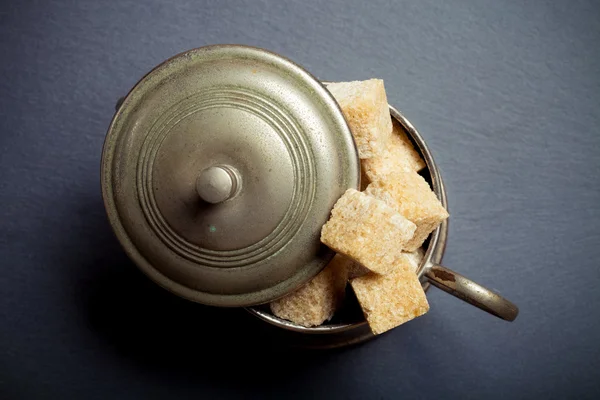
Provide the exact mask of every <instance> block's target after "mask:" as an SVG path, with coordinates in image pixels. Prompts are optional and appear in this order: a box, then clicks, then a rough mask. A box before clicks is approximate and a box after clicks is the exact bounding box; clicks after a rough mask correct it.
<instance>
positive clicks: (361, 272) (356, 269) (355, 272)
mask: <svg viewBox="0 0 600 400" xmlns="http://www.w3.org/2000/svg"><path fill="white" fill-rule="evenodd" d="M370 272H371V271H370V270H369V269H367V268H365V267H363V266H362V265H361V264H360V263H357V262H356V261H352V263H351V264H350V266H349V267H348V279H354V278H358V277H360V276H365V275H367V274H368V273H370Z"/></svg>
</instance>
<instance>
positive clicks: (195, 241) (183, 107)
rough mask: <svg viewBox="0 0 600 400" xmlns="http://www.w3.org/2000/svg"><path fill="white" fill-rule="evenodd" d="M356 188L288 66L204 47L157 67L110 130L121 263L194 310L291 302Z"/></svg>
mask: <svg viewBox="0 0 600 400" xmlns="http://www.w3.org/2000/svg"><path fill="white" fill-rule="evenodd" d="M358 183H359V163H358V156H357V152H356V148H355V145H354V141H353V139H352V136H351V134H350V131H349V129H348V126H347V124H346V121H345V120H344V118H343V115H342V113H341V111H340V109H339V107H338V105H337V103H336V102H335V100H334V99H333V97H332V96H331V95H330V94H329V92H328V91H327V90H326V89H325V88H324V87H323V86H322V85H321V83H320V82H319V81H317V80H316V79H315V78H314V77H312V76H311V75H310V74H309V73H308V72H306V71H305V70H303V69H302V68H301V67H299V66H297V65H296V64H294V63H292V62H291V61H289V60H287V59H285V58H283V57H281V56H279V55H276V54H273V53H270V52H268V51H264V50H261V49H257V48H252V47H246V46H208V47H204V48H199V49H195V50H191V51H188V52H186V53H182V54H180V55H178V56H175V57H173V58H171V59H169V60H167V61H165V62H164V63H163V64H161V65H159V66H158V67H156V68H155V69H154V70H152V71H151V72H150V73H149V74H148V75H146V76H145V77H144V78H143V79H142V80H141V81H140V82H139V83H138V84H137V85H136V86H135V87H134V88H133V89H132V91H131V92H130V93H129V94H128V95H127V96H126V97H125V99H124V100H123V101H122V104H120V106H119V107H118V110H117V112H116V114H115V117H114V119H113V121H112V124H111V126H110V128H109V131H108V134H107V137H106V141H105V146H104V150H103V157H102V190H103V196H104V201H105V205H106V209H107V212H108V216H109V219H110V222H111V224H112V226H113V229H114V231H115V232H116V234H117V236H118V238H119V240H120V242H121V243H122V244H123V246H124V248H125V250H126V251H127V253H128V254H129V256H130V257H131V258H132V259H133V260H134V261H135V262H136V264H137V265H138V266H139V267H140V268H141V269H142V271H144V272H145V273H146V274H147V275H148V276H149V277H150V278H152V279H153V280H154V281H155V282H157V283H158V284H159V285H161V286H163V287H165V288H166V289H168V290H170V291H172V292H174V293H175V294H177V295H179V296H182V297H185V298H187V299H189V300H193V301H197V302H200V303H205V304H211V305H218V306H249V305H253V304H260V303H265V302H268V301H270V300H273V299H275V298H277V297H281V296H282V295H284V294H286V293H289V292H291V291H293V290H294V289H296V288H298V287H299V286H301V285H302V284H304V283H305V282H307V281H308V280H309V279H311V278H312V277H313V276H315V275H316V274H317V273H318V272H319V271H320V270H321V269H322V268H323V267H324V266H325V265H326V264H327V262H328V261H329V260H330V259H331V257H332V256H333V252H332V251H331V250H329V249H328V248H327V247H326V246H323V245H321V244H320V241H319V234H320V229H321V226H322V225H323V224H324V223H325V222H326V221H327V219H328V217H329V212H330V210H331V208H332V207H333V204H334V203H335V201H336V200H337V199H338V198H339V197H340V196H341V195H342V194H343V193H344V191H345V190H346V189H348V188H350V187H354V188H357V187H358Z"/></svg>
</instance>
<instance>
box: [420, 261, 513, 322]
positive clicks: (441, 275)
mask: <svg viewBox="0 0 600 400" xmlns="http://www.w3.org/2000/svg"><path fill="white" fill-rule="evenodd" d="M425 276H426V277H427V279H428V280H429V282H431V284H432V285H434V286H436V287H438V288H440V289H442V290H443V291H444V292H446V293H450V294H451V295H452V296H455V297H458V298H459V299H461V300H463V301H466V302H467V303H469V304H472V305H474V306H475V307H479V308H480V309H482V310H483V311H487V312H488V313H490V314H492V315H495V316H496V317H498V318H502V319H504V320H506V321H514V320H515V318H517V315H518V314H519V308H518V307H517V306H516V305H514V304H513V303H511V302H510V301H508V300H506V299H505V298H504V297H502V296H500V295H499V294H497V293H494V292H492V291H491V290H489V289H486V288H484V287H483V286H481V285H479V284H477V283H475V282H473V281H471V280H469V279H467V278H465V277H464V276H462V275H460V274H459V273H457V272H454V271H452V270H451V269H448V268H446V267H442V266H441V265H433V266H431V268H429V269H428V270H427V271H426V272H425Z"/></svg>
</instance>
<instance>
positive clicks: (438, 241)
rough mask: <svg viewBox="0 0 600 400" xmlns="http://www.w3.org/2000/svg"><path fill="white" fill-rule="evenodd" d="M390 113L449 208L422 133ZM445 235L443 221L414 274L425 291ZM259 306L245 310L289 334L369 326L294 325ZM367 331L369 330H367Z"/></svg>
mask: <svg viewBox="0 0 600 400" xmlns="http://www.w3.org/2000/svg"><path fill="white" fill-rule="evenodd" d="M388 107H389V110H390V115H391V117H392V118H394V119H395V120H396V121H397V122H398V123H399V124H400V125H401V126H402V127H403V128H404V130H405V132H406V133H407V135H408V136H409V137H410V139H411V140H412V142H413V143H414V144H415V146H416V148H417V150H418V151H419V153H420V154H421V156H422V157H423V159H424V161H425V164H426V167H425V168H426V169H427V170H428V171H429V175H430V178H431V182H430V183H431V188H432V190H433V192H434V193H435V194H436V196H437V197H438V198H439V199H440V202H441V203H442V205H443V206H444V208H446V209H448V199H447V196H446V189H445V186H444V182H443V180H442V176H441V174H440V170H439V168H438V166H437V164H436V163H435V160H434V158H433V155H432V154H431V150H430V149H429V147H428V146H427V144H426V143H425V140H424V139H423V137H422V136H421V134H420V133H419V132H418V131H417V129H416V128H415V127H414V126H413V125H412V124H411V123H410V121H409V120H408V119H407V118H406V117H405V116H404V114H402V113H401V112H400V111H398V110H397V109H396V108H394V107H393V106H391V105H388ZM447 236H448V221H447V220H446V221H444V222H443V223H442V224H441V225H440V226H438V227H437V228H436V229H435V230H434V231H433V232H432V233H431V235H430V240H429V245H428V246H427V251H426V252H425V255H424V257H423V260H421V263H420V265H419V268H418V269H417V275H418V276H419V279H420V280H421V282H422V284H423V287H424V289H427V288H428V286H429V284H428V282H427V281H426V280H425V279H424V275H425V272H426V271H427V270H428V269H429V268H431V267H432V266H433V265H435V264H439V263H441V261H442V258H443V256H444V252H445V250H446V242H447ZM258 307H259V306H252V307H246V308H245V309H246V310H247V311H248V312H249V313H250V314H252V315H254V316H255V317H257V318H259V319H261V320H263V321H265V322H267V323H269V324H271V325H273V326H276V327H278V328H282V329H285V330H288V331H293V332H298V333H305V334H334V333H335V334H339V333H344V332H348V331H351V330H355V329H365V328H366V327H368V325H367V321H366V320H363V321H361V322H354V323H338V324H327V323H325V324H324V325H320V326H316V327H310V328H309V327H304V326H301V325H298V324H295V323H293V322H290V321H287V320H284V319H281V318H278V317H276V316H275V315H273V314H271V313H269V312H266V311H263V310H262V309H260V308H258ZM369 331H370V329H369Z"/></svg>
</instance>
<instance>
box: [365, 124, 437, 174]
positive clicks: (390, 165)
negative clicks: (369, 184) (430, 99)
mask: <svg viewBox="0 0 600 400" xmlns="http://www.w3.org/2000/svg"><path fill="white" fill-rule="evenodd" d="M361 167H362V169H363V170H364V172H363V174H364V175H366V176H367V179H368V181H375V180H377V179H383V178H385V177H386V176H388V175H389V174H390V173H393V172H396V171H416V172H418V171H420V170H422V169H423V168H425V161H423V159H422V158H421V156H420V155H419V153H418V152H417V151H416V150H415V148H414V146H413V144H412V142H411V141H410V139H409V138H408V136H406V133H405V132H404V129H403V128H402V127H401V126H400V124H399V123H398V121H394V129H393V131H392V137H391V138H390V141H389V142H388V145H387V148H386V150H385V151H384V152H383V153H381V154H379V155H377V156H375V157H373V158H369V159H366V160H361ZM363 180H364V179H363Z"/></svg>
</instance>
